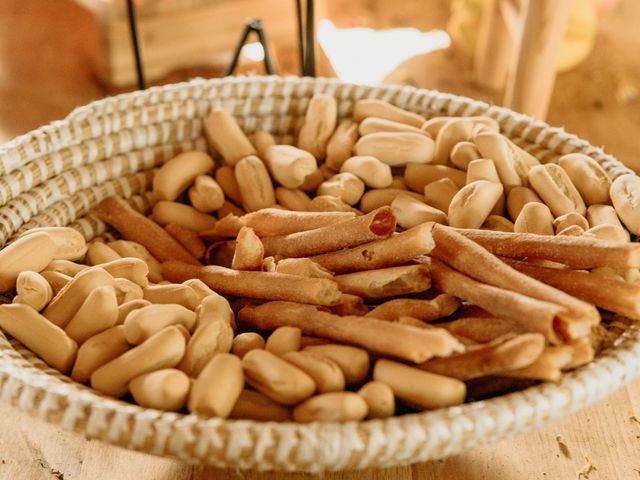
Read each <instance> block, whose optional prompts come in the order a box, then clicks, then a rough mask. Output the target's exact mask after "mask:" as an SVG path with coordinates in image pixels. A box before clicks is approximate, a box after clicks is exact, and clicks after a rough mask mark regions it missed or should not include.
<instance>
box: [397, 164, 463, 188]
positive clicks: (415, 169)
mask: <svg viewBox="0 0 640 480" xmlns="http://www.w3.org/2000/svg"><path fill="white" fill-rule="evenodd" d="M443 178H448V179H450V180H451V181H452V182H453V183H455V184H456V186H457V187H458V188H462V187H464V186H465V184H466V183H467V174H466V172H464V171H462V170H458V169H457V168H451V167H446V166H444V165H418V164H415V163H410V164H409V165H407V168H406V169H405V171H404V181H405V182H406V183H407V186H408V187H409V188H410V189H411V190H413V191H415V192H420V193H422V192H424V187H426V186H427V185H429V184H430V183H432V182H436V181H438V180H440V179H443Z"/></svg>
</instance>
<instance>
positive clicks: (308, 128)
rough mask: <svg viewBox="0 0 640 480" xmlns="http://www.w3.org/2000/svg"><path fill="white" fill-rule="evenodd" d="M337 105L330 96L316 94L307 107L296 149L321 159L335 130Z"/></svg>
mask: <svg viewBox="0 0 640 480" xmlns="http://www.w3.org/2000/svg"><path fill="white" fill-rule="evenodd" d="M337 117H338V104H337V102H336V99H335V97H334V96H332V95H328V94H325V93H316V94H315V95H314V96H313V97H311V100H309V105H308V106H307V113H306V114H305V117H304V123H303V124H302V128H301V129H300V134H299V135H298V147H300V148H301V149H303V150H306V151H308V152H311V154H312V155H313V156H314V157H316V158H317V159H323V158H324V157H325V154H326V152H327V143H328V142H329V139H330V138H331V134H332V133H333V131H334V130H335V128H336V122H337Z"/></svg>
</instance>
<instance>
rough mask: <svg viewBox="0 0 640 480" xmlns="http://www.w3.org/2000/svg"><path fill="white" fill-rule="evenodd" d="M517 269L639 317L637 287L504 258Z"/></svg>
mask: <svg viewBox="0 0 640 480" xmlns="http://www.w3.org/2000/svg"><path fill="white" fill-rule="evenodd" d="M504 261H505V262H506V263H507V264H509V265H510V266H511V267H513V268H515V269H516V270H518V271H519V272H522V273H524V274H526V275H528V276H530V277H533V278H535V279H536V280H539V281H541V282H544V283H546V284H549V285H551V286H553V287H555V288H557V289H559V290H562V291H564V292H566V293H568V294H569V295H573V296H574V297H576V298H579V299H581V300H584V301H585V302H589V303H592V304H593V305H596V306H598V307H600V308H604V309H605V310H609V311H610V312H615V313H619V314H621V315H625V316H627V317H630V318H635V319H640V287H638V286H637V285H633V284H631V283H628V282H625V281H623V280H618V279H616V278H611V277H606V276H604V275H598V274H595V273H588V272H581V271H576V270H564V269H557V268H547V267H543V266H539V265H533V264H531V263H528V262H520V261H517V260H513V259H507V258H505V259H504Z"/></svg>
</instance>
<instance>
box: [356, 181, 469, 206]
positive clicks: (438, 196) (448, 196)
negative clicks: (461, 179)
mask: <svg viewBox="0 0 640 480" xmlns="http://www.w3.org/2000/svg"><path fill="white" fill-rule="evenodd" d="M459 190H460V189H459V188H458V187H457V186H456V184H455V183H453V181H452V180H451V179H450V178H441V179H440V180H436V181H435V182H431V183H429V184H428V185H426V186H425V187H424V199H425V201H426V202H427V205H431V206H432V207H434V208H437V209H438V210H441V211H443V212H448V211H449V205H451V200H453V197H455V196H456V193H458V191H459ZM365 195H366V194H365Z"/></svg>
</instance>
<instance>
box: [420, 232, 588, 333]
mask: <svg viewBox="0 0 640 480" xmlns="http://www.w3.org/2000/svg"><path fill="white" fill-rule="evenodd" d="M433 239H434V241H435V242H436V247H435V248H434V249H433V251H432V252H431V254H430V255H431V256H432V257H435V258H438V259H439V260H442V261H443V262H446V263H447V264H448V265H450V266H452V267H453V268H455V269H456V270H458V271H460V272H462V273H464V274H465V275H468V276H470V277H471V278H474V279H476V280H479V281H481V282H484V283H487V284H489V285H493V286H495V287H500V288H504V289H506V290H512V291H514V292H518V293H521V294H523V295H527V296H529V297H532V298H537V299H538V300H543V301H545V302H549V303H556V304H558V305H560V306H561V307H562V308H563V310H564V312H561V313H560V314H559V320H560V321H561V322H566V323H571V322H575V321H578V322H584V321H585V320H588V321H590V322H591V323H592V324H594V325H595V324H598V323H599V322H600V314H599V313H598V310H597V309H596V308H595V307H594V306H593V305H589V304H588V303H586V302H583V301H582V300H578V299H577V298H575V297H572V296H571V295H567V294H566V293H564V292H563V291H561V290H558V289H556V288H553V287H550V286H549V285H547V284H545V283H542V282H539V281H537V280H535V279H533V278H531V277H528V276H527V275H524V274H522V273H520V272H518V271H517V270H514V269H513V268H511V267H510V266H509V265H507V264H505V263H504V262H502V261H501V260H500V259H499V258H497V257H496V256H495V255H492V254H491V253H489V252H488V251H487V250H486V249H484V248H482V247H481V246H480V245H478V244H477V243H475V242H473V241H472V240H470V239H468V238H465V237H464V236H462V235H460V234H459V233H457V232H456V231H455V230H453V229H451V228H448V227H443V226H442V225H435V226H434V228H433ZM568 328H570V327H568V326H567V327H565V326H563V330H567V329H568Z"/></svg>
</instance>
